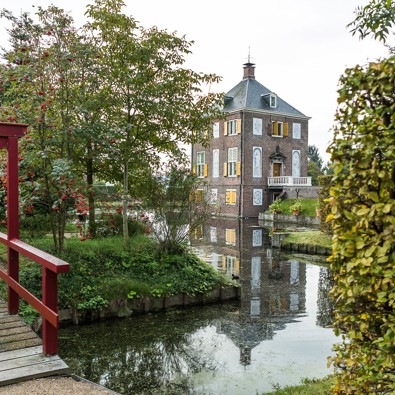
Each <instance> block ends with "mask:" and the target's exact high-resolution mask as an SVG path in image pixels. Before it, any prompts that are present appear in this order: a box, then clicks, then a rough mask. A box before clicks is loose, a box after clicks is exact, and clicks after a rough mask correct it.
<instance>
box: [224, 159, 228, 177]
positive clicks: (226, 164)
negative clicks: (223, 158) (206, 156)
mask: <svg viewBox="0 0 395 395" xmlns="http://www.w3.org/2000/svg"><path fill="white" fill-rule="evenodd" d="M227 176H228V162H225V163H224V177H227Z"/></svg>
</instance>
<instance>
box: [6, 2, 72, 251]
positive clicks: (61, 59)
mask: <svg viewBox="0 0 395 395" xmlns="http://www.w3.org/2000/svg"><path fill="white" fill-rule="evenodd" d="M2 17H4V18H6V19H8V20H9V21H10V22H11V28H10V30H9V37H10V40H9V42H10V45H11V49H10V50H8V51H6V52H5V53H4V55H3V57H4V59H5V60H6V62H7V70H6V72H5V74H4V75H3V78H4V83H5V91H4V96H3V102H2V103H1V106H2V107H3V108H4V107H6V108H11V109H12V113H13V115H12V117H11V118H12V119H11V118H10V117H8V118H7V120H10V121H18V122H24V123H27V124H28V125H29V133H28V135H27V136H26V137H25V138H24V139H22V140H21V150H22V157H23V160H22V161H21V169H22V170H23V171H24V172H25V174H24V176H23V177H22V180H23V181H26V182H25V183H24V184H22V187H25V190H26V189H27V191H26V194H27V195H29V194H30V195H32V196H33V197H32V200H31V202H32V203H34V205H37V206H41V208H42V210H45V211H47V212H48V215H49V218H50V222H51V228H52V235H53V240H54V244H55V248H56V249H57V250H62V249H63V242H64V233H65V226H66V222H67V219H68V216H69V215H70V212H71V211H72V210H71V207H72V204H73V198H72V196H71V191H72V190H73V189H74V187H75V181H76V180H75V174H74V169H73V166H72V155H73V152H74V150H73V146H74V144H75V141H73V139H72V138H71V136H70V134H69V131H70V129H71V128H72V126H73V124H74V115H75V113H76V112H77V111H78V110H77V108H76V102H75V100H74V99H75V96H76V91H77V89H78V88H77V87H78V78H77V77H76V72H75V67H74V65H73V61H74V58H73V55H72V53H71V52H72V51H71V48H73V47H75V46H76V44H77V43H78V36H77V32H76V29H75V27H74V25H73V20H72V18H71V17H70V16H68V15H67V14H65V13H64V11H63V10H61V9H59V8H57V7H54V6H51V7H49V8H48V9H47V10H43V9H42V8H40V7H39V8H38V12H37V17H38V22H34V21H33V20H32V19H31V18H30V17H29V15H28V14H26V13H24V14H22V15H21V16H19V17H15V16H13V15H12V14H11V13H10V12H8V11H3V12H2ZM8 111H11V110H8Z"/></svg>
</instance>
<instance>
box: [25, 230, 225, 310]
mask: <svg viewBox="0 0 395 395" xmlns="http://www.w3.org/2000/svg"><path fill="white" fill-rule="evenodd" d="M34 244H35V246H36V247H38V248H41V249H43V250H45V251H48V252H50V253H53V247H52V243H51V240H50V239H49V238H43V239H40V240H35V242H34ZM60 257H61V258H62V259H64V260H65V261H67V262H69V263H70V266H71V270H70V272H69V273H64V274H62V275H60V276H59V306H60V307H61V308H73V309H101V308H103V307H105V306H106V304H107V303H108V301H109V300H112V299H120V298H127V297H129V298H131V297H138V296H146V295H153V296H167V295H174V294H179V293H186V294H190V295H194V294H196V293H205V292H208V291H209V290H211V289H212V288H213V287H214V286H216V285H224V284H228V283H229V281H228V280H226V279H225V278H224V276H223V275H222V274H220V273H218V272H217V271H216V270H215V269H214V268H213V267H212V266H210V265H208V264H206V263H205V262H203V261H201V260H200V259H199V258H197V257H196V256H195V255H192V254H190V253H189V252H187V251H184V252H183V253H182V254H164V253H162V254H158V247H157V242H155V241H154V240H152V239H151V238H149V237H147V236H142V235H138V236H136V237H134V238H132V239H131V240H130V243H129V245H128V246H127V247H126V248H125V247H124V245H123V239H122V237H121V236H114V237H107V238H103V239H92V240H86V241H84V242H81V241H80V240H78V239H68V240H66V244H65V250H64V252H63V253H62V254H61V256H60ZM21 266H22V267H21V280H22V281H23V283H24V285H26V287H27V288H28V289H30V290H33V291H34V293H35V294H37V296H40V295H41V274H40V267H39V265H30V264H27V265H21Z"/></svg>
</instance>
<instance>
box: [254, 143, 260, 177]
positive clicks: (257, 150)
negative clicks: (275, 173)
mask: <svg viewBox="0 0 395 395" xmlns="http://www.w3.org/2000/svg"><path fill="white" fill-rule="evenodd" d="M252 176H253V177H262V148H261V147H254V148H253V151H252Z"/></svg>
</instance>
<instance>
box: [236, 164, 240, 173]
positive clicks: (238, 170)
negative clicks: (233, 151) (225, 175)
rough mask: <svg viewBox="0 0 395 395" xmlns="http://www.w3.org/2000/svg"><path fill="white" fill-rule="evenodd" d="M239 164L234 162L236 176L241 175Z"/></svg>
mask: <svg viewBox="0 0 395 395" xmlns="http://www.w3.org/2000/svg"><path fill="white" fill-rule="evenodd" d="M240 170H241V163H240V162H236V176H239V175H240V174H241V171H240Z"/></svg>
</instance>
